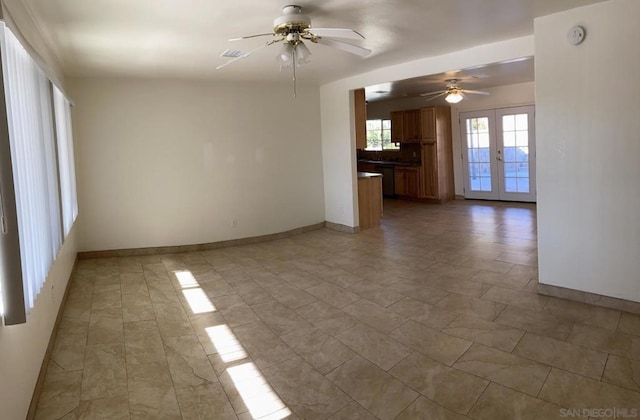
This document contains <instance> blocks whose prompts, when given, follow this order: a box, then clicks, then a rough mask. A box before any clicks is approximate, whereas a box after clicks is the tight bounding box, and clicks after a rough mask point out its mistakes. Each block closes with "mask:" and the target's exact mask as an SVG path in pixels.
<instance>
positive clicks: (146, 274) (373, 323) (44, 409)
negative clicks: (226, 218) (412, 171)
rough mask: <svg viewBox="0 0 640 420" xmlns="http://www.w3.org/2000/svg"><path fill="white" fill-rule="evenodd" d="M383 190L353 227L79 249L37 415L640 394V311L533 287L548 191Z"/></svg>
mask: <svg viewBox="0 0 640 420" xmlns="http://www.w3.org/2000/svg"><path fill="white" fill-rule="evenodd" d="M385 206H386V207H385V217H384V220H383V225H382V227H381V228H379V229H378V228H376V229H370V230H367V231H365V232H362V233H360V234H357V235H352V234H345V233H339V232H335V231H331V230H320V231H315V232H311V233H306V234H303V235H299V236H295V237H292V238H289V239H284V240H278V241H273V242H268V243H261V244H255V245H247V246H238V247H233V248H226V249H220V250H214V251H206V252H192V253H184V254H173V255H158V256H148V257H129V258H117V259H95V260H81V261H79V263H78V267H77V271H76V273H75V276H74V278H73V281H72V283H71V286H70V291H69V297H68V301H67V304H66V307H65V308H64V314H63V319H62V322H61V324H60V327H59V330H58V335H57V340H56V343H55V347H54V351H53V355H52V359H51V363H50V366H49V370H48V373H47V377H46V380H45V384H44V389H43V392H42V396H41V399H40V404H39V408H38V411H37V414H36V418H37V419H85V418H106V419H120V418H132V419H174V418H175V419H179V418H183V419H235V418H239V419H252V418H253V419H258V418H270V419H280V418H300V419H326V418H329V419H375V418H381V419H394V418H398V419H466V418H472V419H478V420H499V419H540V420H543V419H544V420H546V419H555V418H586V417H585V416H582V415H588V416H590V417H592V418H599V416H600V417H604V418H612V417H613V414H614V413H613V411H612V410H613V409H614V408H615V409H617V411H616V412H615V414H616V415H618V417H622V416H623V415H632V414H635V413H636V410H638V409H640V316H637V315H632V314H628V313H621V312H619V311H615V310H611V309H605V308H601V307H595V306H590V305H587V304H582V303H576V302H570V301H565V300H560V299H555V298H549V297H545V296H540V295H538V294H536V285H537V269H536V265H537V257H536V225H535V221H536V217H535V208H534V207H533V206H531V205H524V204H517V205H506V204H489V203H484V202H464V201H456V202H453V203H449V204H446V205H441V206H440V205H425V204H420V203H409V202H399V201H387V202H386V203H385ZM567 409H572V410H578V411H566V410H567ZM583 409H601V411H596V410H592V411H586V412H585V411H582V410H583ZM606 410H609V411H606ZM624 410H627V411H624ZM639 412H640V411H639ZM578 415H580V416H582V417H578Z"/></svg>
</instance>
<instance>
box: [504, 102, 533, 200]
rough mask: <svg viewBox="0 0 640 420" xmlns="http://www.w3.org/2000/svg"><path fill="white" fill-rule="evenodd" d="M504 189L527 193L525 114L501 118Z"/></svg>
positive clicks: (526, 119) (526, 125)
mask: <svg viewBox="0 0 640 420" xmlns="http://www.w3.org/2000/svg"><path fill="white" fill-rule="evenodd" d="M502 138H503V143H504V144H503V146H504V148H503V160H504V174H503V175H504V189H505V191H506V192H511V193H528V192H529V132H528V116H527V114H515V115H503V116H502Z"/></svg>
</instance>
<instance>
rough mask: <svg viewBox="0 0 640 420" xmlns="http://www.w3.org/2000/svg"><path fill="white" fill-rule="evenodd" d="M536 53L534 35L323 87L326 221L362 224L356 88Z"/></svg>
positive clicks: (390, 68)
mask: <svg viewBox="0 0 640 420" xmlns="http://www.w3.org/2000/svg"><path fill="white" fill-rule="evenodd" d="M533 50H534V48H533V36H527V37H522V38H516V39H511V40H507V41H502V42H496V43H492V44H485V45H480V46H478V47H474V48H470V49H466V50H462V51H456V52H453V53H450V54H445V55H441V56H437V57H428V58H424V59H420V60H416V61H411V62H408V63H403V64H398V65H395V66H390V67H384V68H381V69H377V70H373V71H371V72H368V73H363V74H359V75H356V76H352V77H349V78H346V79H342V80H338V81H335V82H331V83H328V84H326V85H323V86H322V87H321V88H320V102H321V112H322V156H323V161H322V164H323V167H324V196H325V217H326V220H327V221H329V222H332V223H338V224H342V225H346V226H352V227H353V226H356V225H357V223H358V220H357V212H358V208H357V200H356V198H357V197H356V194H355V192H356V182H357V180H356V152H355V136H354V130H353V117H352V116H353V103H352V100H351V99H352V97H351V95H350V94H349V91H350V90H353V89H358V88H361V87H365V86H370V85H374V84H378V83H385V82H390V81H396V80H404V79H408V78H412V77H418V76H424V75H428V74H438V73H443V72H445V71H450V70H455V69H463V68H468V67H472V66H476V65H480V64H490V63H496V62H499V61H504V60H510V59H514V58H520V57H529V56H532V55H533Z"/></svg>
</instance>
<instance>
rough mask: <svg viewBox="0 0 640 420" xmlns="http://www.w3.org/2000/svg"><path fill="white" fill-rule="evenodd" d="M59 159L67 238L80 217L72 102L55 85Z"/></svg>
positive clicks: (61, 198)
mask: <svg viewBox="0 0 640 420" xmlns="http://www.w3.org/2000/svg"><path fill="white" fill-rule="evenodd" d="M53 104H54V109H55V120H56V136H57V141H58V161H59V162H60V200H61V202H62V227H63V229H64V237H65V238H66V237H67V235H68V234H69V231H70V230H71V226H73V222H75V220H76V217H78V198H77V196H76V169H75V163H74V159H73V156H74V155H73V134H72V130H71V104H70V103H69V101H68V100H67V98H66V97H65V96H64V95H63V94H62V92H61V91H60V89H58V88H57V87H56V86H55V85H54V86H53Z"/></svg>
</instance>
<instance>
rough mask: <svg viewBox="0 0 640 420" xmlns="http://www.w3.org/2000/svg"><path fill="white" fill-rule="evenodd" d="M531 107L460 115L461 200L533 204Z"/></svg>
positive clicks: (534, 154)
mask: <svg viewBox="0 0 640 420" xmlns="http://www.w3.org/2000/svg"><path fill="white" fill-rule="evenodd" d="M534 118H535V112H534V107H533V106H522V107H513V108H500V109H488V110H482V111H473V112H464V113H460V130H461V139H462V156H463V171H464V196H465V198H471V199H482V200H501V201H527V202H535V201H536V176H535V168H536V164H535V156H536V153H535V120H534Z"/></svg>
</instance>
